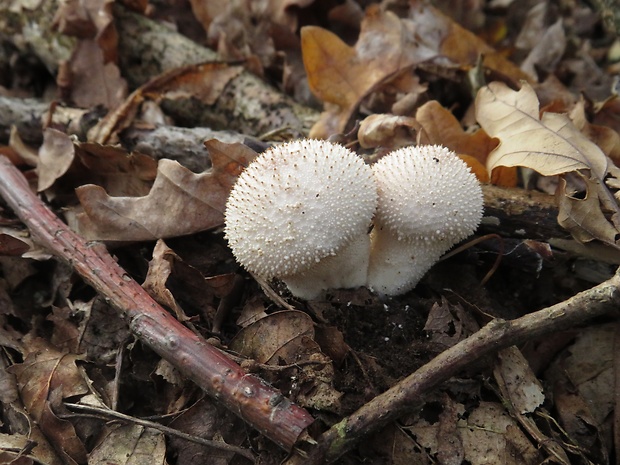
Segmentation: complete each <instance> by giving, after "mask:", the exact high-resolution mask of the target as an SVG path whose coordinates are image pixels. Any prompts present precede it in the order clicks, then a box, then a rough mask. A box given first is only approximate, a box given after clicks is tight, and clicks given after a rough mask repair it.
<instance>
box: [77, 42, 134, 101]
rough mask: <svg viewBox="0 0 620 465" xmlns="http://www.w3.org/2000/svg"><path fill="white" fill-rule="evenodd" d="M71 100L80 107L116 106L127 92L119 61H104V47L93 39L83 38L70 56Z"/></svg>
mask: <svg viewBox="0 0 620 465" xmlns="http://www.w3.org/2000/svg"><path fill="white" fill-rule="evenodd" d="M70 67H71V76H72V78H71V80H70V84H69V87H70V92H71V97H70V98H71V100H72V101H73V102H75V104H76V105H77V106H78V107H80V108H91V107H94V106H97V105H102V106H103V107H105V108H109V109H114V108H117V107H118V106H119V105H121V103H123V100H124V99H125V97H126V96H127V89H128V86H127V81H126V80H125V79H124V78H123V77H122V76H121V72H120V69H119V67H118V65H117V64H116V63H114V62H112V61H105V56H104V51H103V50H102V49H101V47H100V46H99V44H98V43H97V42H95V41H94V40H81V41H80V42H79V44H78V46H77V48H76V50H75V51H74V53H73V56H72V57H71V62H70Z"/></svg>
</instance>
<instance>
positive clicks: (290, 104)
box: [114, 7, 318, 136]
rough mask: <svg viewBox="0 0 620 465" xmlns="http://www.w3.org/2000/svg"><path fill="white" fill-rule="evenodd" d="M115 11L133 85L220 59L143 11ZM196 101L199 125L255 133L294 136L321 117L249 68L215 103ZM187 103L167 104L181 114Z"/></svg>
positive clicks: (123, 60) (123, 58)
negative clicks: (285, 130) (282, 132)
mask: <svg viewBox="0 0 620 465" xmlns="http://www.w3.org/2000/svg"><path fill="white" fill-rule="evenodd" d="M114 12H115V16H116V18H117V20H118V22H117V27H118V29H119V39H120V44H119V53H120V60H121V67H122V69H123V70H124V72H125V73H126V75H127V76H128V78H129V79H130V80H131V82H130V85H131V86H132V87H137V86H139V85H142V84H144V83H145V82H146V81H148V80H149V79H151V78H152V77H154V76H157V75H160V74H162V73H163V72H165V71H168V70H170V69H174V68H178V67H180V66H183V65H187V64H196V63H202V62H208V61H217V60H218V56H217V54H215V52H213V51H212V50H209V49H207V48H205V47H201V46H199V45H198V44H196V43H195V42H193V41H191V40H190V39H188V38H186V37H184V36H182V35H180V34H178V33H176V32H174V31H171V30H170V29H167V28H166V27H165V26H162V25H161V24H158V23H156V22H154V21H151V20H149V19H148V18H145V17H144V16H141V15H138V14H135V13H131V12H128V11H126V10H125V9H123V8H121V7H118V8H115V10H114ZM193 103H196V105H192V108H191V119H192V120H193V121H194V124H195V125H204V124H205V123H209V125H211V126H213V127H214V128H215V129H224V128H227V129H234V130H236V131H239V132H241V133H244V134H252V135H256V136H259V135H261V134H264V133H267V132H270V131H273V130H277V129H283V128H288V129H289V130H290V131H291V132H292V133H293V135H295V136H299V135H304V134H308V132H309V131H310V128H311V127H312V125H313V124H314V122H315V121H316V119H317V117H318V113H317V112H316V110H313V109H310V108H308V107H306V106H304V105H300V104H299V103H297V102H295V101H294V100H293V99H292V98H290V97H288V96H286V95H284V94H282V93H281V92H279V91H277V90H276V89H274V88H272V87H270V86H269V85H267V84H266V83H265V82H264V81H263V80H261V79H260V78H259V77H257V76H255V75H254V74H252V73H250V72H248V71H245V72H243V73H242V74H240V75H239V76H238V77H236V78H234V79H232V80H231V81H230V82H229V83H228V85H227V86H226V88H225V89H224V92H222V95H221V96H220V98H219V99H218V101H217V102H216V103H215V104H214V105H198V104H197V102H195V101H193ZM187 106H188V105H187V103H182V102H181V103H178V102H177V103H176V104H173V103H170V104H168V105H167V109H168V111H169V112H170V113H176V116H177V117H179V118H183V117H184V116H185V113H184V110H185V109H186V108H187ZM172 116H173V117H174V116H175V114H173V115H172ZM214 123H215V125H214ZM217 123H219V125H218V124H217Z"/></svg>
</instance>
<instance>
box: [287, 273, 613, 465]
mask: <svg viewBox="0 0 620 465" xmlns="http://www.w3.org/2000/svg"><path fill="white" fill-rule="evenodd" d="M619 305H620V269H618V271H616V274H615V275H614V276H613V277H612V278H610V279H609V280H607V281H605V282H603V283H601V284H599V285H598V286H595V287H593V288H591V289H589V290H587V291H584V292H580V293H579V294H576V295H575V296H573V297H571V298H570V299H568V300H566V301H564V302H562V303H559V304H556V305H553V306H551V307H548V308H545V309H543V310H539V311H537V312H534V313H531V314H529V315H526V316H524V317H521V318H518V319H516V320H512V321H506V320H501V319H495V320H493V321H491V322H490V323H488V324H487V325H486V326H485V327H483V328H482V329H481V330H480V331H478V332H477V333H475V334H473V335H472V336H470V337H468V338H467V339H465V340H463V341H461V342H459V343H458V344H456V345H454V346H452V347H451V348H449V349H448V350H446V351H444V352H442V353H441V354H439V355H438V356H437V357H435V358H434V359H433V360H431V361H430V362H429V363H427V364H426V365H424V366H422V367H421V368H420V369H418V370H417V371H416V372H415V373H413V374H411V375H409V376H408V377H407V378H405V379H404V380H402V381H401V382H399V383H398V384H396V385H394V386H393V387H392V388H390V389H389V390H387V391H386V392H384V393H383V394H381V395H379V396H377V397H375V398H374V399H372V400H371V401H370V402H368V403H367V404H365V405H363V406H362V407H361V408H360V409H358V410H357V411H356V412H354V413H353V414H351V415H350V416H349V417H347V418H344V419H343V420H342V421H340V422H339V423H337V424H335V425H334V426H332V427H331V428H330V429H329V430H327V431H326V432H325V433H323V434H322V435H321V436H320V437H319V438H318V444H317V445H315V446H314V447H312V448H311V450H310V451H308V453H307V454H306V453H304V452H298V453H297V454H296V455H294V456H293V457H291V458H290V459H289V460H288V461H287V462H286V464H287V465H299V464H304V465H318V464H322V463H331V462H333V461H335V460H336V459H337V458H338V457H340V456H341V455H342V454H344V453H345V452H347V451H348V450H350V449H351V448H353V447H354V446H355V444H357V442H358V441H360V440H361V439H362V438H364V437H365V436H367V435H368V434H370V433H372V432H375V431H377V430H379V429H380V428H381V427H383V426H385V425H386V424H388V423H390V422H392V421H394V420H396V419H397V418H399V417H401V416H403V415H405V414H407V413H409V412H411V411H413V410H414V409H415V408H417V407H419V406H420V405H421V402H422V396H423V395H424V394H425V393H427V392H429V391H430V390H431V389H434V388H436V387H437V386H438V385H439V384H441V383H442V382H444V381H446V380H448V379H449V378H451V377H453V376H454V375H455V374H456V373H458V372H460V371H461V370H463V369H464V368H466V367H467V366H468V365H470V364H472V363H473V362H475V361H477V360H479V359H480V358H481V357H483V356H486V355H488V354H490V353H494V352H497V351H499V350H500V349H504V348H506V347H510V346H512V345H515V344H519V343H523V342H525V341H528V340H531V339H534V338H538V337H541V336H544V335H546V334H549V333H552V332H556V331H562V330H565V329H567V328H571V327H574V326H575V325H577V324H580V323H583V322H584V321H586V320H589V319H591V318H594V317H597V316H601V315H604V314H607V313H611V312H613V311H617V309H618V308H619Z"/></svg>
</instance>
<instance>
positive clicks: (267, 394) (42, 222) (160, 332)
mask: <svg viewBox="0 0 620 465" xmlns="http://www.w3.org/2000/svg"><path fill="white" fill-rule="evenodd" d="M0 195H1V196H2V197H3V198H4V199H5V201H6V202H7V204H8V205H9V206H10V207H11V208H12V209H13V211H14V212H15V214H16V215H17V216H18V217H19V218H20V219H21V221H22V222H23V223H24V224H25V225H26V226H27V227H28V229H29V230H30V233H31V235H32V238H33V239H34V240H35V241H37V242H38V243H39V244H40V245H41V246H43V247H44V248H46V249H47V250H49V251H50V252H51V253H52V254H53V255H55V256H56V257H58V258H59V259H61V260H62V261H64V262H66V263H68V264H69V265H70V266H71V267H72V268H73V269H74V270H75V271H76V272H77V273H78V274H79V275H80V276H81V277H82V278H83V279H84V280H85V281H86V282H87V283H88V284H90V285H91V286H92V287H93V288H94V289H95V290H96V291H97V292H98V293H100V294H101V295H102V296H103V297H104V298H105V299H106V301H108V303H110V305H112V306H113V307H114V308H115V309H117V310H118V312H119V314H120V315H121V316H122V317H124V318H125V319H126V320H127V321H128V323H129V326H130V328H131V330H132V331H133V333H134V334H136V336H137V337H138V338H139V339H140V340H141V341H142V342H143V343H144V344H145V345H147V346H149V347H150V348H151V349H153V350H154V351H155V352H157V353H158V354H159V355H161V356H162V357H163V358H164V359H166V360H167V361H169V362H170V363H171V364H173V365H174V366H175V367H176V368H178V369H179V371H181V372H182V373H183V374H184V375H185V376H187V377H188V378H189V379H191V380H193V381H194V382H196V384H198V385H199V386H200V387H201V388H202V389H204V390H205V391H206V392H207V393H208V394H209V395H210V396H212V397H214V398H216V399H217V400H219V401H220V402H221V403H222V404H223V405H225V406H226V407H227V408H228V409H229V410H231V411H232V412H234V413H235V414H237V415H239V416H240V417H241V418H242V419H243V420H245V421H246V422H247V423H249V424H250V425H252V426H253V427H254V428H256V429H257V430H258V431H259V432H260V433H262V434H263V435H265V436H266V437H268V438H269V439H271V440H273V441H274V442H275V443H276V444H278V445H279V446H280V447H282V448H283V449H285V450H289V451H290V450H291V448H292V447H293V445H294V444H295V442H296V441H297V439H298V437H299V435H300V434H301V433H302V432H303V431H304V430H305V429H306V427H308V426H309V425H310V424H311V423H312V422H313V421H314V419H313V418H312V416H311V415H310V414H309V413H308V412H306V411H305V410H304V409H302V408H300V407H298V406H296V405H294V404H292V403H291V402H290V401H289V400H288V399H287V398H286V397H284V396H283V395H282V394H281V393H280V392H279V391H277V390H275V389H273V388H272V387H270V386H268V385H267V384H265V383H264V382H263V381H261V380H260V379H259V378H257V377H256V376H253V375H251V374H247V373H246V372H245V371H243V370H242V369H241V367H239V365H237V364H236V363H235V362H233V361H232V360H231V359H230V358H228V357H227V356H226V355H225V354H223V353H222V352H220V351H218V350H217V349H215V348H214V347H212V346H210V345H209V344H207V343H206V342H205V341H204V339H202V338H200V337H199V336H198V335H196V334H195V333H193V332H192V331H190V330H189V329H188V328H186V327H185V326H183V325H182V324H181V323H179V321H178V320H176V319H175V318H174V317H173V316H172V315H171V314H170V313H168V312H167V311H166V310H164V309H163V308H162V307H161V306H160V305H159V304H157V303H156V302H155V301H154V300H153V299H152V298H151V297H150V296H149V295H148V294H147V293H146V291H145V290H144V289H143V288H142V287H141V286H140V285H139V284H138V283H137V282H136V281H134V280H133V279H132V278H131V277H130V276H129V275H128V274H127V273H126V272H125V271H124V270H123V269H122V268H121V267H120V266H119V265H118V264H117V263H116V261H115V260H114V258H112V256H111V255H110V254H109V253H108V252H107V250H106V249H105V247H104V246H103V245H101V244H88V243H86V242H85V241H84V240H83V239H82V238H81V237H79V236H78V235H77V234H75V233H74V232H73V231H71V230H70V229H69V228H68V227H67V226H66V225H65V224H64V223H63V222H62V221H60V220H59V219H58V218H57V217H56V215H54V213H53V212H52V211H51V210H49V209H48V208H47V207H46V206H45V205H44V204H43V202H41V201H40V200H39V199H38V198H37V197H36V195H34V193H33V192H32V191H31V190H30V188H29V186H28V182H27V181H26V179H25V178H24V177H23V175H22V174H21V173H20V171H19V170H18V169H17V168H15V166H13V165H12V164H11V163H10V162H9V161H8V159H6V157H4V156H2V157H0Z"/></svg>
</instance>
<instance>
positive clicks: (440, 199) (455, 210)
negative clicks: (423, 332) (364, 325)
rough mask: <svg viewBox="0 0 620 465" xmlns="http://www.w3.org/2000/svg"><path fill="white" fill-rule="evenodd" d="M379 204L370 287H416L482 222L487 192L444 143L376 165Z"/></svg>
mask: <svg viewBox="0 0 620 465" xmlns="http://www.w3.org/2000/svg"><path fill="white" fill-rule="evenodd" d="M372 169H373V173H374V175H375V179H376V181H377V189H378V193H379V203H378V207H377V213H376V217H375V221H374V223H375V227H374V229H373V231H372V233H371V252H370V265H369V270H368V287H369V288H370V289H372V290H373V291H374V292H377V293H379V294H384V295H399V294H403V293H405V292H407V291H409V290H411V289H413V288H414V287H415V286H416V284H417V283H418V281H419V280H420V279H421V278H422V276H424V274H425V273H426V272H427V271H428V270H429V269H430V268H431V266H432V265H433V264H434V263H435V262H436V261H437V260H438V259H439V258H440V257H441V255H443V254H444V253H445V252H446V251H447V250H448V249H450V248H451V247H452V246H453V245H454V244H456V243H457V242H459V241H461V240H463V239H465V238H466V237H467V236H469V235H470V234H472V233H473V232H474V231H475V230H476V228H477V227H478V224H479V223H480V220H481V219H482V189H481V187H480V183H479V182H478V180H477V179H476V177H475V176H474V175H473V174H472V172H471V171H470V170H469V168H468V166H467V164H466V163H465V162H464V161H463V160H461V159H460V158H459V157H458V156H457V155H456V154H455V153H454V152H452V151H450V150H449V149H448V148H446V147H442V146H438V145H426V146H417V147H404V148H402V149H399V150H396V151H394V152H392V153H390V154H388V155H387V156H385V157H383V158H382V159H381V160H379V161H378V162H377V163H375V164H374V165H373V167H372Z"/></svg>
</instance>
